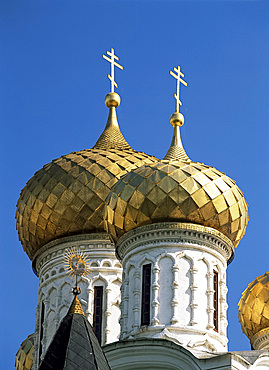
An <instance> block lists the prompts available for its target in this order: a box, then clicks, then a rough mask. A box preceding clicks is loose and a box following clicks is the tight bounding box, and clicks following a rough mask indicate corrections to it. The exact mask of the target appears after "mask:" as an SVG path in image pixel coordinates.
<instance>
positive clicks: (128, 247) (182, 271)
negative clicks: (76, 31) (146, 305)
mask: <svg viewBox="0 0 269 370" xmlns="http://www.w3.org/2000/svg"><path fill="white" fill-rule="evenodd" d="M171 224H172V223H171ZM156 225H157V224H155V225H154V231H152V233H151V230H150V226H147V227H141V228H138V229H140V230H138V229H136V231H135V236H134V232H133V231H132V232H129V235H130V238H129V239H128V233H126V234H125V235H124V238H122V239H120V240H119V243H118V253H119V254H121V253H122V251H124V253H123V254H122V256H123V260H122V263H123V269H124V276H125V277H124V284H125V287H124V288H123V289H122V300H123V303H122V305H121V310H122V318H121V323H122V329H121V339H127V338H133V337H135V338H138V337H152V338H166V339H169V340H172V341H174V342H176V343H179V344H182V345H184V346H186V347H189V348H199V349H203V350H207V351H208V350H209V351H213V352H214V351H226V350H227V342H228V340H227V336H226V327H227V319H226V313H227V307H228V306H227V303H226V293H227V287H226V266H227V261H226V258H225V256H224V255H223V253H222V251H221V250H218V248H216V245H218V243H219V240H214V239H212V241H210V242H211V244H212V246H210V244H208V243H204V244H203V243H202V242H201V241H199V243H197V234H195V235H193V236H191V235H190V236H189V238H188V241H187V242H186V240H182V237H181V236H180V235H178V238H177V237H174V238H173V240H171V236H170V234H169V233H168V234H166V235H165V233H164V232H163V233H162V232H161V231H160V232H158V230H157V227H156ZM162 225H163V224H162ZM145 228H146V232H145ZM139 231H140V232H139ZM153 233H155V234H156V235H157V237H156V238H155V239H154V237H152V234H153ZM153 239H154V240H153ZM200 239H201V238H200ZM148 263H150V264H151V291H150V323H149V325H141V296H142V275H143V265H145V264H148ZM214 271H216V272H217V273H218V279H219V284H218V319H217V321H218V328H217V329H216V328H215V326H214V319H213V314H214V303H213V296H214V289H213V277H214ZM126 286H128V289H126ZM127 307H128V308H127Z"/></svg>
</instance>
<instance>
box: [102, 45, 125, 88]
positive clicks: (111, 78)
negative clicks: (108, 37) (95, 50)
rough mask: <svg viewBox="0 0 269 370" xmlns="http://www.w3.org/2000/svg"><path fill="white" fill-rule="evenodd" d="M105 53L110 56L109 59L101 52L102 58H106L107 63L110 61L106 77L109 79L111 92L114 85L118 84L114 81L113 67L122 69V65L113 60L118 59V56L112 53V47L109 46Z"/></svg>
mask: <svg viewBox="0 0 269 370" xmlns="http://www.w3.org/2000/svg"><path fill="white" fill-rule="evenodd" d="M106 53H107V55H109V56H110V57H111V58H110V59H109V57H108V56H106V55H104V54H103V58H104V59H105V60H107V61H108V62H109V63H111V75H107V77H108V78H109V80H110V81H111V92H112V93H113V92H114V86H115V87H117V88H118V85H117V83H116V81H115V71H114V67H115V66H116V67H118V68H119V69H121V70H123V66H121V65H120V64H119V63H117V62H115V60H119V57H117V55H115V54H114V49H113V48H111V51H107V52H106Z"/></svg>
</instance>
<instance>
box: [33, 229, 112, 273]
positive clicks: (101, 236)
mask: <svg viewBox="0 0 269 370" xmlns="http://www.w3.org/2000/svg"><path fill="white" fill-rule="evenodd" d="M89 242H90V243H93V244H100V243H102V244H103V243H105V245H106V246H105V250H109V249H110V250H113V251H114V250H115V244H114V241H113V240H112V238H111V236H110V235H109V234H107V233H91V234H80V235H72V236H66V237H63V238H59V239H56V240H53V241H51V242H49V243H47V244H45V245H44V246H43V247H42V248H40V249H39V250H38V251H37V252H36V254H35V255H34V258H33V262H32V268H33V271H34V273H35V274H36V275H37V276H38V273H37V260H38V259H39V257H40V256H41V255H42V254H44V253H45V252H49V253H53V252H54V250H55V249H57V250H58V249H62V247H63V246H64V244H65V246H64V247H65V248H66V244H73V243H83V244H84V245H85V244H87V245H88V244H89ZM85 246H86V245H85ZM57 247H58V248H57ZM93 247H94V248H96V245H94V246H93ZM97 249H98V250H99V249H100V248H97ZM42 259H43V258H42ZM40 263H41V261H39V265H40Z"/></svg>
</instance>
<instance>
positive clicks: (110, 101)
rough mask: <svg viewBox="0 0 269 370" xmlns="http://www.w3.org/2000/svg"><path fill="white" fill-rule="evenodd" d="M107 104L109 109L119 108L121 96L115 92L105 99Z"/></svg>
mask: <svg viewBox="0 0 269 370" xmlns="http://www.w3.org/2000/svg"><path fill="white" fill-rule="evenodd" d="M105 104H106V106H107V107H108V108H112V107H115V108H117V107H118V106H119V105H120V96H119V94H117V93H115V92H111V93H109V94H107V95H106V97H105Z"/></svg>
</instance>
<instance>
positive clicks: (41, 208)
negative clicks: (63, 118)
mask: <svg viewBox="0 0 269 370" xmlns="http://www.w3.org/2000/svg"><path fill="white" fill-rule="evenodd" d="M153 161H156V158H155V157H151V156H148V155H146V154H144V153H141V152H136V151H134V150H132V149H130V150H117V149H111V150H105V149H103V150H102V149H88V150H82V151H80V152H74V153H71V154H68V155H65V156H62V157H61V158H59V159H55V160H53V161H52V162H51V163H49V164H47V165H45V166H44V167H43V168H42V169H41V170H39V171H38V172H36V174H35V175H34V176H33V177H32V178H31V179H30V180H29V181H28V183H27V184H26V186H25V188H24V189H23V190H22V192H21V195H20V198H19V200H18V204H17V212H16V219H17V229H18V232H19V238H20V240H21V242H22V244H23V247H24V250H25V251H26V252H27V254H28V255H29V257H30V258H31V259H32V258H33V256H34V254H35V253H36V251H37V250H38V249H39V247H41V246H42V245H44V244H46V243H48V242H49V241H51V240H53V239H56V238H59V237H62V236H66V235H72V234H77V233H87V232H93V231H96V232H100V231H104V230H105V229H104V211H105V200H106V198H107V196H108V194H109V192H110V189H111V188H112V186H113V185H114V184H115V183H116V182H117V180H118V179H119V178H120V177H121V176H122V175H124V174H126V173H127V172H128V171H130V170H132V169H134V168H136V167H139V166H141V165H143V164H145V163H152V162H153Z"/></svg>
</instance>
